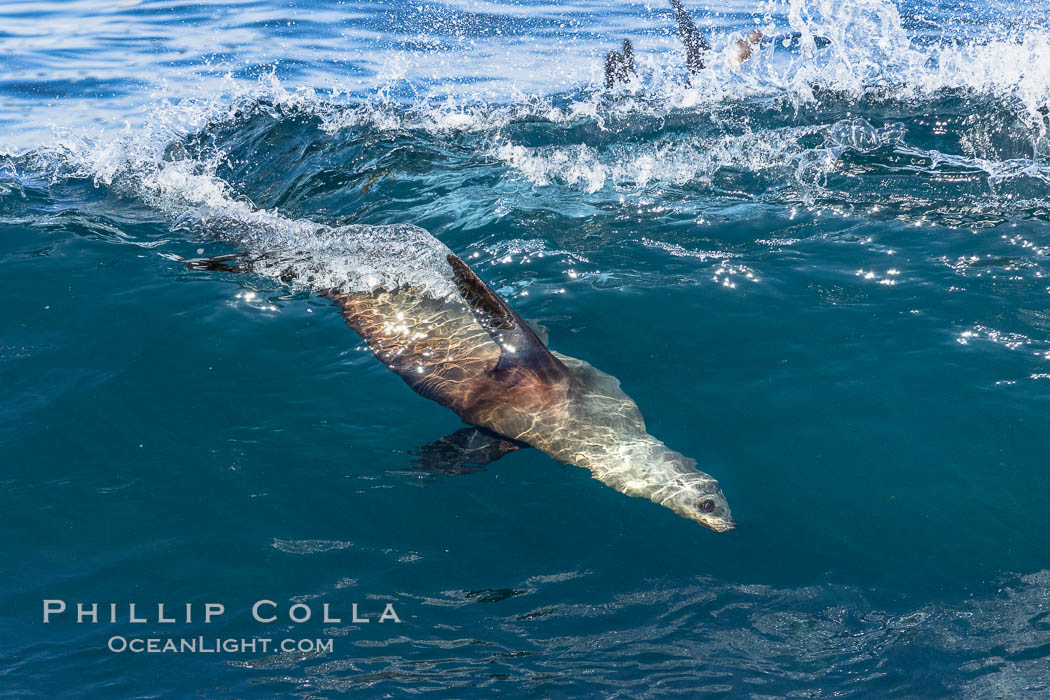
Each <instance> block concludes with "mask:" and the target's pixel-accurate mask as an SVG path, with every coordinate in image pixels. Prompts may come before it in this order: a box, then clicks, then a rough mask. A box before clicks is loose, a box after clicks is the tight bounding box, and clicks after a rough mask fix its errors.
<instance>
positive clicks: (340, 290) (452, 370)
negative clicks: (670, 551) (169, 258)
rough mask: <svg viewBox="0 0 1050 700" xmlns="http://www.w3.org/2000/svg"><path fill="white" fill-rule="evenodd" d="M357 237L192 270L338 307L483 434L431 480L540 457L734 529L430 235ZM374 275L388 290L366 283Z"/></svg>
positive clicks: (639, 424)
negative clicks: (449, 470)
mask: <svg viewBox="0 0 1050 700" xmlns="http://www.w3.org/2000/svg"><path fill="white" fill-rule="evenodd" d="M348 228H351V227H348ZM352 228H353V229H355V230H353V231H347V232H346V234H347V235H341V236H337V237H332V238H329V239H326V238H321V239H320V240H319V241H318V242H316V246H317V250H318V251H323V255H315V254H313V253H312V252H310V251H303V250H300V251H298V252H297V253H296V254H295V256H290V257H288V258H283V259H282V257H281V256H280V255H276V254H273V255H267V254H261V255H259V256H258V257H256V258H255V259H253V260H246V259H244V258H243V257H241V256H236V255H226V256H220V257H218V258H211V259H204V260H191V261H188V262H187V265H188V266H189V267H190V268H192V269H196V270H223V271H229V272H249V271H254V272H259V273H261V274H264V275H267V276H270V277H275V278H279V279H282V280H284V281H286V282H290V283H298V284H302V285H306V286H310V287H313V288H314V289H316V290H319V291H322V293H323V294H324V295H325V296H327V297H328V298H329V299H331V300H332V301H333V302H335V303H336V304H337V305H338V306H339V307H340V308H341V310H342V314H343V317H344V318H345V319H346V323H347V325H348V326H350V327H351V328H352V329H354V330H355V331H357V333H358V334H360V335H361V337H362V338H364V340H365V341H366V342H367V343H368V346H369V348H370V349H371V350H372V352H373V353H374V354H375V356H376V357H377V358H378V359H379V360H381V361H382V362H383V363H384V364H386V366H387V367H389V368H390V369H392V370H393V371H394V372H396V373H397V374H398V375H399V376H400V377H401V378H402V379H404V380H405V382H406V383H407V384H408V385H409V386H410V387H411V388H412V389H413V390H414V391H415V392H416V393H418V394H420V395H421V396H424V397H426V398H428V399H432V400H434V401H436V402H438V403H440V404H441V405H443V406H447V407H448V408H450V409H452V410H453V411H455V412H456V413H457V414H458V415H459V416H460V418H462V419H463V421H464V422H465V423H467V424H468V425H471V426H474V428H475V429H470V430H461V431H457V432H456V433H453V435H451V436H448V437H446V438H443V439H442V440H439V441H437V442H435V443H432V444H431V445H428V446H427V447H426V448H424V459H423V460H422V462H423V466H424V467H426V466H428V461H429V463H430V465H433V464H437V465H439V466H440V465H441V464H442V463H444V462H449V461H451V462H456V461H459V462H461V463H463V464H469V465H474V466H480V465H484V464H486V463H488V462H490V461H493V460H495V459H498V458H499V457H500V456H502V455H504V454H506V453H508V452H510V451H512V450H516V449H519V448H521V447H524V446H532V447H536V448H539V449H540V450H542V451H543V452H546V453H547V454H548V455H550V456H551V457H553V458H554V459H556V460H559V461H561V462H566V463H568V464H573V465H576V466H579V467H584V468H586V469H589V470H590V471H591V473H592V474H593V475H594V478H596V479H598V480H599V481H601V482H602V483H604V484H607V485H609V486H611V487H613V488H614V489H616V490H617V491H621V492H622V493H625V494H627V495H628V496H639V497H643V498H648V499H650V500H652V501H654V502H655V503H658V504H660V505H662V506H665V507H667V508H670V509H671V510H673V511H675V512H676V513H678V514H679V515H682V516H685V517H686V518H689V519H691V520H695V521H697V522H699V523H700V524H702V525H705V526H707V527H709V528H711V529H712V530H716V531H718V532H724V531H726V530H729V529H731V528H732V527H733V526H734V523H733V519H732V517H731V516H730V513H729V506H728V504H727V503H726V500H725V497H724V496H723V495H722V490H721V489H720V488H719V486H718V482H717V481H715V479H714V478H713V477H711V476H709V475H708V474H705V473H703V472H700V471H697V470H696V468H695V464H696V462H695V461H694V460H692V459H689V458H687V457H685V456H683V455H681V454H679V453H678V452H675V451H673V450H671V449H669V448H668V447H667V446H666V445H664V444H663V443H662V442H660V441H659V440H657V439H656V438H654V437H653V436H651V435H649V433H648V432H646V429H645V421H644V420H643V419H642V414H641V412H640V411H639V410H638V406H637V405H636V404H635V403H634V401H632V400H631V399H630V397H628V396H627V395H626V394H624V393H623V391H622V390H621V389H620V383H619V381H618V380H617V379H616V378H615V377H612V376H610V375H608V374H605V373H604V372H601V371H599V370H597V369H595V368H593V367H591V366H590V365H589V364H587V363H586V362H584V361H582V360H577V359H575V358H572V357H567V356H565V355H561V354H558V353H554V352H551V351H550V350H548V349H547V347H546V345H545V343H544V341H542V340H541V339H540V337H539V335H537V331H536V330H534V329H533V328H532V327H530V326H529V325H528V324H527V323H526V322H525V321H523V320H522V319H521V317H520V316H518V314H516V313H515V312H514V311H513V310H511V308H510V307H509V306H508V305H507V303H506V302H505V301H503V299H501V298H500V297H499V296H498V295H497V294H496V293H495V292H494V291H493V290H492V289H491V288H490V287H489V286H488V285H486V284H485V283H484V282H483V281H482V280H481V278H479V277H478V276H477V274H475V273H474V271H473V270H471V269H470V267H468V266H467V264H466V263H464V262H463V261H462V260H461V259H460V258H458V257H457V256H456V255H454V254H453V253H452V252H451V251H450V250H449V249H448V248H447V247H445V246H444V245H443V244H442V243H441V242H440V241H438V240H437V239H436V238H434V237H433V236H431V235H430V234H428V233H427V232H426V231H424V230H423V229H420V228H418V227H415V226H403V225H402V226H378V227H352ZM340 246H343V247H342V248H340ZM347 255H349V257H346V256H347ZM406 255H407V256H410V257H411V259H412V260H413V261H414V262H415V263H418V264H417V265H416V270H417V272H418V271H419V270H424V271H425V272H426V276H418V275H417V276H416V277H414V278H410V276H406V273H405V272H404V271H403V270H402V269H401V267H402V266H403V263H401V262H399V261H400V260H401V259H402V257H403V256H406ZM333 270H335V272H333ZM362 275H363V276H365V277H367V278H369V279H371V278H373V277H374V278H375V279H377V280H379V282H378V283H373V282H367V281H366V282H365V283H363V284H362V283H360V278H361V277H362ZM424 278H425V281H420V280H424ZM339 280H346V281H345V282H340V281H339ZM406 280H407V281H406ZM333 282H334V283H335V285H336V286H334V287H333V286H332V284H333ZM365 290H369V291H365ZM457 455H458V456H457ZM464 455H466V457H465V458H464Z"/></svg>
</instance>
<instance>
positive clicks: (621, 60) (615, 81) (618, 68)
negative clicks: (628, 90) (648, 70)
mask: <svg viewBox="0 0 1050 700" xmlns="http://www.w3.org/2000/svg"><path fill="white" fill-rule="evenodd" d="M632 75H637V72H636V71H635V69H634V47H633V46H631V40H630V39H624V40H623V51H610V52H609V53H607V54H605V87H606V88H607V89H612V88H614V87H616V86H617V85H619V84H623V83H627V82H628V81H629V80H630V79H631V76H632Z"/></svg>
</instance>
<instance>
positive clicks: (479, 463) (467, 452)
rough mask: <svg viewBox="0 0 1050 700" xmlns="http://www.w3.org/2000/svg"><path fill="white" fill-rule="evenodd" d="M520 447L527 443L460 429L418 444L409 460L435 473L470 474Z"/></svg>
mask: <svg viewBox="0 0 1050 700" xmlns="http://www.w3.org/2000/svg"><path fill="white" fill-rule="evenodd" d="M522 447H528V445H523V444H521V443H519V442H514V441H513V440H508V439H507V438H505V437H503V436H501V435H497V434H495V433H490V432H489V431H487V430H481V429H480V428H462V429H460V430H457V431H456V432H454V433H452V434H451V435H446V436H445V437H443V438H441V439H440V440H435V441H434V442H432V443H430V444H428V445H424V446H423V447H421V448H420V449H419V451H418V452H414V453H413V454H414V455H415V456H416V459H414V460H413V461H414V462H415V464H416V466H417V468H418V469H422V470H424V471H428V472H433V473H435V474H444V475H446V476H455V475H458V474H473V473H475V472H483V471H485V469H484V467H485V465H487V464H491V463H492V462H495V461H496V460H497V459H499V458H500V457H502V456H503V455H505V454H507V453H509V452H514V451H515V450H520V449H521V448H522Z"/></svg>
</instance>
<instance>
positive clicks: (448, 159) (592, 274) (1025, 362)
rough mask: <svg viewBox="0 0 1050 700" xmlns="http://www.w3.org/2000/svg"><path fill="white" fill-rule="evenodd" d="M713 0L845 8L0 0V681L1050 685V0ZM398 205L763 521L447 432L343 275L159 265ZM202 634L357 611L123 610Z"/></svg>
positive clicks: (502, 688)
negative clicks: (466, 447)
mask: <svg viewBox="0 0 1050 700" xmlns="http://www.w3.org/2000/svg"><path fill="white" fill-rule="evenodd" d="M692 9H693V10H694V13H695V17H696V19H697V24H698V25H700V26H702V27H703V28H704V29H705V31H707V32H709V34H710V37H711V44H712V46H713V47H714V50H715V51H716V52H717V51H721V50H722V49H723V48H724V47H725V46H726V45H727V43H728V42H729V41H730V40H732V39H734V38H735V37H736V36H738V35H739V33H740V32H742V31H744V30H745V29H749V28H751V27H754V26H758V27H761V28H762V29H763V30H764V31H765V33H766V34H767V35H769V36H773V37H778V36H779V37H784V36H788V35H789V33H790V32H800V33H801V34H802V35H803V36H805V35H806V34H807V33H809V34H811V35H813V36H815V37H825V38H828V39H830V44H829V45H827V46H824V45H823V42H821V45H819V46H816V47H815V48H814V49H813V50H812V51H806V50H805V49H803V48H800V47H799V46H798V45H797V42H796V43H795V44H794V45H791V46H784V45H783V43H781V42H779V41H777V42H775V43H767V44H765V45H763V46H762V48H761V49H760V50H759V51H758V52H757V53H756V56H755V58H754V59H753V60H752V61H751V62H749V63H747V64H745V65H744V66H743V67H742V68H740V69H733V68H730V67H729V66H727V65H725V64H724V62H723V61H721V60H713V61H711V64H712V67H711V69H710V70H709V71H707V72H705V73H704V74H703V76H700V77H697V78H694V79H693V80H692V81H691V84H689V83H688V82H687V80H686V76H685V68H684V57H683V56H682V52H681V50H680V48H679V45H678V40H677V37H676V35H675V33H674V26H673V23H672V20H671V16H670V12H669V11H668V10H666V9H665V8H664V7H663V6H661V5H653V6H646V5H641V4H638V5H605V4H585V5H574V6H572V7H560V6H552V5H542V4H538V3H537V4H530V3H518V4H506V5H504V4H486V5H484V6H480V7H473V8H472V7H471V6H469V5H467V4H454V3H453V4H434V3H427V4H418V5H416V4H409V5H397V4H392V3H382V2H376V3H347V4H344V3H291V4H288V3H268V2H248V3H243V4H237V5H233V6H224V5H219V4H214V5H189V4H181V3H174V2H158V3H150V2H143V3H135V2H128V3H121V4H119V5H117V6H113V5H108V4H102V3H95V2H82V3H54V4H33V5H29V4H25V5H17V4H12V5H7V6H4V7H0V17H2V18H3V20H4V21H3V23H2V25H3V27H4V28H3V30H2V31H0V68H2V69H3V70H2V71H0V151H2V153H3V155H2V156H0V265H2V269H3V275H2V276H0V290H2V293H3V298H4V299H5V300H6V303H5V304H4V305H3V307H2V308H0V386H2V387H3V390H2V391H0V455H2V459H0V464H2V465H3V467H2V472H0V479H2V484H3V488H2V489H0V508H2V512H3V517H2V518H0V528H2V537H3V541H4V542H5V543H6V545H5V550H4V561H5V562H6V566H5V569H4V576H3V577H2V579H0V601H2V606H0V610H2V614H0V648H2V649H3V650H4V652H3V656H4V662H3V664H2V665H0V666H2V667H0V692H2V693H3V694H5V695H11V696H18V697H38V696H39V697H55V696H58V695H60V694H62V693H67V694H69V695H72V696H84V697H125V696H145V697H184V696H203V697H273V696H301V697H329V696H333V695H339V694H343V693H346V694H349V695H351V696H353V695H362V696H388V695H399V694H401V693H406V692H411V693H421V694H422V693H429V694H432V695H438V696H441V697H445V696H454V697H467V696H483V695H490V694H492V693H494V692H500V693H504V694H507V695H511V696H518V695H529V696H537V697H551V696H558V697H560V696H595V695H600V696H634V695H643V696H664V695H673V694H685V695H694V694H696V695H699V694H709V695H723V696H750V697H781V696H785V695H789V694H796V695H804V696H816V697H823V696H831V695H849V696H860V697H885V696H889V695H895V696H903V697H935V696H960V695H961V696H968V697H1038V696H1045V695H1047V694H1048V693H1050V671H1048V668H1050V664H1048V658H1050V617H1048V614H1050V613H1048V610H1050V609H1048V607H1047V606H1048V600H1050V570H1048V567H1050V544H1048V542H1050V537H1048V535H1050V520H1048V515H1047V513H1048V512H1050V474H1048V471H1047V469H1046V464H1047V457H1046V455H1047V448H1048V447H1050V439H1048V437H1047V430H1046V418H1047V412H1048V409H1050V237H1048V233H1050V227H1048V221H1050V197H1048V190H1047V188H1048V183H1050V141H1048V136H1047V120H1046V117H1045V114H1044V112H1043V111H1041V108H1042V107H1043V106H1044V105H1045V104H1046V100H1047V97H1048V95H1050V73H1047V70H1046V66H1047V65H1050V38H1048V37H1050V35H1048V34H1047V29H1046V27H1045V16H1044V13H1043V12H1042V10H1041V8H1040V6H1039V5H1038V4H1034V3H1033V4H1026V3H1016V2H1015V3H997V4H990V5H987V6H985V7H983V8H981V9H980V10H979V11H977V10H975V9H974V8H972V7H969V5H965V4H962V5H955V4H949V3H942V4H940V5H937V6H932V7H931V6H927V5H922V6H919V5H907V4H905V5H895V4H892V3H887V2H880V1H878V0H846V1H845V2H836V3H826V2H822V1H821V0H807V1H802V0H799V1H798V2H793V3H791V4H778V3H772V4H761V5H755V4H750V3H736V4H733V5H731V6H730V7H729V10H728V11H726V10H722V11H720V12H715V11H713V10H710V8H706V7H703V6H696V7H693V8H692ZM626 37H630V38H632V40H633V41H634V43H635V47H636V53H637V60H638V65H639V78H638V80H637V81H635V82H633V83H632V84H630V85H628V86H626V87H621V88H617V89H616V90H614V91H612V92H607V91H605V90H603V89H602V75H601V66H602V57H603V55H604V52H605V51H607V50H609V49H610V48H613V47H615V46H616V45H617V44H618V42H620V41H621V40H622V39H623V38H626ZM788 43H790V42H788ZM391 223H412V224H416V225H419V226H422V227H424V228H425V229H427V230H428V231H430V232H431V233H432V234H433V235H434V236H436V237H437V238H439V239H440V240H441V241H442V242H443V243H445V244H446V245H448V246H449V247H450V248H451V249H452V250H453V251H455V252H456V253H457V254H459V255H460V256H462V257H463V258H464V259H467V260H468V261H469V262H470V263H471V265H472V266H473V267H474V268H475V269H476V270H477V271H478V273H479V274H480V275H481V276H482V277H483V278H484V279H485V280H486V281H488V282H489V283H490V284H491V285H492V286H493V288H496V289H497V290H498V291H499V292H500V293H501V294H502V295H503V296H504V298H506V299H507V300H508V301H509V302H510V303H511V305H512V306H513V307H514V308H515V309H516V310H517V311H518V312H519V313H520V314H521V315H523V316H525V317H527V318H530V319H535V320H537V321H539V322H540V323H542V324H543V325H545V326H547V327H548V329H549V334H550V346H551V347H552V348H554V349H556V350H558V351H560V352H562V353H565V354H568V355H572V356H575V357H579V358H583V359H585V360H587V361H588V362H590V363H591V364H593V365H594V366H596V367H599V368H601V369H603V370H605V371H607V372H609V373H611V374H613V375H615V376H617V377H618V378H619V379H620V380H621V382H622V385H623V387H624V389H625V390H626V391H627V393H628V394H630V395H631V396H632V397H633V398H634V399H635V400H636V401H637V403H638V405H639V406H640V408H641V410H642V412H643V413H644V415H645V418H646V422H647V425H648V427H649V430H650V432H651V433H652V434H653V435H655V436H656V437H658V438H660V439H661V440H663V441H665V442H666V443H667V444H668V445H670V446H671V447H673V448H674V449H676V450H679V451H681V452H682V453H684V454H686V455H689V456H691V457H694V458H696V459H697V460H698V463H699V464H698V466H699V467H700V468H701V469H703V470H704V471H707V472H710V473H711V474H713V475H715V476H716V477H717V478H718V480H719V482H720V483H721V485H722V487H723V490H724V492H725V494H726V497H727V499H728V500H729V503H730V504H731V506H732V509H733V515H734V517H735V519H736V521H737V524H738V526H737V528H736V529H735V530H733V531H732V532H729V533H725V534H716V533H713V532H711V531H708V530H705V529H703V528H701V527H699V526H698V525H697V524H696V523H692V522H690V521H687V520H685V519H682V518H680V517H678V516H677V515H675V514H674V513H672V512H670V511H669V510H666V509H663V508H660V507H659V506H656V505H654V504H653V503H651V502H649V501H647V500H642V499H631V498H627V497H625V496H623V495H621V494H619V493H617V492H615V491H613V490H612V489H610V488H608V487H606V486H603V485H602V484H601V483H599V482H597V481H595V480H594V479H592V478H590V475H589V473H588V472H586V471H585V470H582V469H578V468H576V467H570V466H565V465H561V464H558V463H556V462H554V461H552V460H551V459H550V458H548V457H546V456H545V455H544V454H542V453H540V452H539V451H537V450H522V451H518V452H515V453H512V454H510V455H508V456H506V457H504V458H503V459H502V460H500V461H499V462H497V463H494V464H492V465H490V467H489V468H488V469H487V470H486V471H484V472H480V473H475V474H466V475H459V476H443V475H433V474H428V473H423V472H420V471H419V470H418V469H416V468H415V465H414V463H413V454H412V453H413V452H414V451H416V450H417V449H418V448H419V447H420V446H421V445H424V444H426V443H429V442H432V441H434V440H436V439H438V438H440V437H441V436H443V435H445V434H447V433H451V432H452V431H454V430H456V429H458V428H459V427H461V424H460V422H459V420H458V419H457V417H456V416H455V415H454V414H452V413H451V412H450V411H448V410H447V409H445V408H442V407H441V406H439V405H438V404H436V403H433V402H429V401H426V400H425V399H423V398H421V397H419V396H417V395H416V394H414V393H412V392H411V391H410V390H409V389H408V388H407V387H406V386H405V384H404V383H403V382H402V381H401V379H399V378H398V377H397V376H396V375H395V374H393V373H392V372H390V371H389V370H387V369H386V368H385V367H384V366H383V365H382V364H380V363H379V362H378V361H376V360H375V359H374V358H373V357H372V355H371V354H370V353H369V351H368V350H367V348H366V346H365V345H364V343H363V342H362V341H361V340H360V339H359V338H358V337H357V336H356V335H355V334H354V333H353V332H352V331H350V330H348V329H347V328H346V327H345V326H344V324H343V321H342V318H341V317H340V315H339V313H338V312H337V310H336V309H335V308H334V307H333V306H332V305H331V304H330V303H329V302H328V301H327V300H325V299H324V298H323V297H321V296H319V295H318V294H317V293H316V292H315V291H314V290H311V289H308V288H304V287H303V286H298V285H296V284H294V283H292V284H285V283H284V282H282V281H281V280H280V279H277V278H275V277H274V276H268V275H265V274H233V273H223V272H200V271H192V270H189V269H187V268H186V266H185V265H183V264H181V263H180V262H179V260H180V259H181V258H192V257H200V256H204V255H218V254H222V253H228V252H233V251H236V250H238V249H241V248H245V247H249V246H250V247H253V248H258V249H266V250H271V249H272V250H275V251H278V252H280V253H289V252H290V251H296V250H299V249H301V248H302V247H304V246H306V245H310V244H312V243H316V239H315V238H314V236H315V233H316V227H315V226H314V225H313V224H325V225H329V226H333V227H337V228H336V229H335V230H336V231H337V232H338V231H339V230H340V229H338V227H340V226H343V225H347V224H367V225H375V224H391ZM329 242H330V245H328V244H326V245H328V247H321V249H320V250H318V251H317V252H316V255H317V257H316V258H315V259H314V262H315V263H317V264H320V265H322V266H324V265H327V266H329V268H330V269H339V270H349V271H350V272H353V271H354V270H358V269H360V268H361V266H362V265H367V264H371V263H372V262H374V261H372V260H365V259H364V258H362V257H360V256H357V257H355V255H354V254H353V253H348V252H347V251H348V250H349V249H352V248H353V246H354V244H355V241H354V240H351V239H345V240H344V239H340V238H339V236H338V235H336V236H335V237H334V238H332V239H330V241H329ZM380 258H382V259H381V262H382V263H383V265H385V266H386V267H387V268H388V269H392V270H394V271H395V272H397V273H401V272H403V273H404V274H406V275H426V274H427V273H428V270H427V269H425V267H423V268H421V267H420V264H419V263H418V261H417V260H415V259H413V258H411V256H409V257H405V258H404V259H401V258H397V257H386V258H383V257H382V255H381V254H380ZM45 599H61V600H64V601H66V602H67V603H68V604H69V605H70V607H72V606H73V605H75V603H76V602H84V603H91V602H98V603H100V604H101V607H102V610H103V612H102V615H101V617H102V618H103V621H102V622H100V623H99V624H90V623H87V622H85V623H83V624H76V620H75V617H74V616H73V615H72V614H70V613H66V614H64V615H62V616H58V617H56V618H55V619H53V620H52V621H51V622H50V623H48V624H46V625H45V624H43V622H42V604H43V601H44V600H45ZM261 599H266V600H272V601H274V602H275V603H277V604H278V609H279V614H280V616H281V617H280V619H279V621H277V622H275V623H271V624H264V623H260V622H257V621H256V620H254V619H253V618H252V616H251V607H252V604H253V603H254V602H255V601H258V600H261ZM212 602H217V603H222V604H223V605H225V608H226V612H225V614H223V615H221V616H219V617H218V619H216V620H215V621H213V622H211V623H210V624H204V623H203V621H202V612H203V610H204V605H205V604H206V603H212ZM109 603H118V604H119V605H120V606H122V612H121V613H120V619H119V620H118V621H117V622H116V623H108V622H105V618H106V615H107V612H106V611H108V605H109ZM129 603H136V604H137V605H138V609H139V611H143V610H144V611H146V614H147V615H148V616H149V617H150V621H149V622H147V623H142V624H139V623H131V622H129V621H128V615H127V609H126V608H127V605H128V604H129ZM157 603H166V604H167V607H168V610H169V611H170V610H171V609H173V608H174V609H178V610H180V611H181V609H182V608H183V607H184V606H185V604H187V603H190V604H192V606H193V619H192V621H191V622H185V621H181V620H180V621H179V622H176V623H159V622H157V621H156V605H157ZM295 603H305V604H308V605H310V606H312V608H313V610H314V616H313V618H312V619H311V620H310V621H308V622H305V623H303V624H292V623H291V622H289V620H288V619H287V611H288V608H289V607H290V606H291V605H293V604H295ZM325 603H328V604H329V605H330V607H331V610H332V612H333V614H335V615H336V616H339V617H341V620H342V621H341V622H340V623H324V622H322V620H321V619H320V617H321V605H323V604H325ZM355 603H356V604H358V606H359V609H360V611H361V613H362V614H364V615H366V616H368V617H370V618H371V619H372V622H370V623H368V624H360V623H354V622H352V621H351V615H350V611H351V609H352V608H351V606H352V605H353V604H355ZM387 603H391V604H392V605H394V606H395V607H396V611H397V614H398V615H399V617H400V618H401V619H402V622H401V623H400V624H397V623H393V622H389V623H384V624H378V620H377V618H378V617H379V614H380V613H381V612H382V611H383V609H384V605H385V604H387ZM150 610H152V612H150ZM180 615H181V612H180ZM201 635H203V636H205V637H208V638H237V639H240V638H255V637H273V638H274V639H283V638H286V637H287V638H291V639H295V640H299V639H318V638H320V639H330V640H332V641H333V646H332V649H331V651H325V652H317V651H314V652H299V651H294V652H291V653H273V652H272V650H271V652H269V653H261V652H259V653H225V652H220V653H210V654H208V653H164V654H161V653H157V654H148V653H141V654H135V653H132V652H130V651H125V652H112V651H110V650H108V649H107V645H108V644H109V643H110V640H111V639H112V638H113V637H115V636H122V637H125V638H132V637H178V638H183V637H185V638H193V637H197V636H201Z"/></svg>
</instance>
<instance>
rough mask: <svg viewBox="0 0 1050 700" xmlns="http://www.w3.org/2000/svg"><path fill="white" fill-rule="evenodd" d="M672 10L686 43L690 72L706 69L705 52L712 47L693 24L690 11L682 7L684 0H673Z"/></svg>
mask: <svg viewBox="0 0 1050 700" xmlns="http://www.w3.org/2000/svg"><path fill="white" fill-rule="evenodd" d="M671 10H672V11H673V12H674V21H675V22H676V23H677V24H678V36H680V37H681V38H682V43H683V44H685V62H686V65H688V66H689V72H690V73H698V72H700V71H702V70H703V69H704V53H705V52H706V51H709V50H710V49H711V47H710V46H709V45H708V43H707V39H705V38H704V35H703V34H701V33H700V30H699V29H697V28H696V25H695V24H693V18H692V17H690V16H689V11H688V10H686V9H685V8H684V7H682V0H671Z"/></svg>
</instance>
